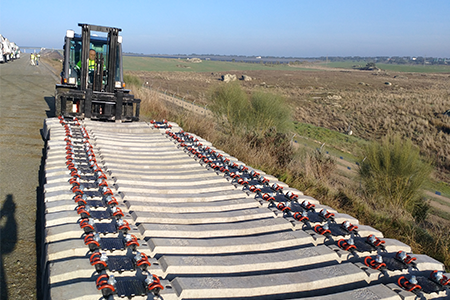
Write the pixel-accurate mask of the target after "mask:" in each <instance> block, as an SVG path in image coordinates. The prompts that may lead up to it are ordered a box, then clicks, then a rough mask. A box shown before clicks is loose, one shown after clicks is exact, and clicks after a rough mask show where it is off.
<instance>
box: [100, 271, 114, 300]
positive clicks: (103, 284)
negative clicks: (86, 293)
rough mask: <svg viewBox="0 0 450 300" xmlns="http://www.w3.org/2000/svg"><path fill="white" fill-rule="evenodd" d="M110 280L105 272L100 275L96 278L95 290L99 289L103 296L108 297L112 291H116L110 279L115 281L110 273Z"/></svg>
mask: <svg viewBox="0 0 450 300" xmlns="http://www.w3.org/2000/svg"><path fill="white" fill-rule="evenodd" d="M111 278H112V280H111V279H110V277H109V276H108V275H107V274H102V275H100V276H99V277H98V278H97V280H96V284H97V290H101V291H102V294H103V297H105V298H106V297H109V296H110V295H111V294H112V293H114V292H115V291H116V289H115V287H114V285H113V284H111V281H113V282H114V281H115V279H114V276H113V275H111Z"/></svg>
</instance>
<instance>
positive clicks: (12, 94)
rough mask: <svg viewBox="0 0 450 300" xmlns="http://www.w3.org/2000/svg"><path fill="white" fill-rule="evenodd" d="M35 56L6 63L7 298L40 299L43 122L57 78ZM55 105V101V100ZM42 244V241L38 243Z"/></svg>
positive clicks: (2, 104) (2, 180) (2, 92)
mask: <svg viewBox="0 0 450 300" xmlns="http://www.w3.org/2000/svg"><path fill="white" fill-rule="evenodd" d="M29 59H30V55H29V54H22V58H20V59H18V60H15V61H12V62H9V63H6V64H1V65H0V201H1V202H0V209H1V215H0V230H1V232H0V241H1V256H0V259H1V261H0V266H1V278H0V280H1V291H0V295H1V299H2V300H4V299H40V298H41V297H40V295H39V289H38V286H39V283H37V282H39V280H38V279H39V278H42V275H41V274H42V273H41V271H40V269H41V267H40V266H39V263H38V261H37V257H39V254H40V253H39V252H40V250H39V247H37V246H36V241H39V240H40V233H39V230H38V231H36V228H43V225H41V223H40V222H41V218H40V217H37V216H39V214H40V213H41V211H40V210H39V209H38V207H39V205H38V204H39V201H42V198H41V194H42V192H41V188H40V182H39V177H40V176H39V172H40V167H41V160H42V158H43V149H44V142H43V140H42V138H41V135H40V129H41V128H42V125H43V121H44V119H45V118H46V117H47V116H50V114H52V111H51V109H50V106H49V104H47V103H52V101H53V95H54V90H55V83H56V82H57V78H56V76H55V75H54V74H53V73H51V72H50V70H49V68H48V67H47V66H46V65H44V64H43V63H40V64H39V65H38V66H31V65H30V63H29ZM51 106H53V103H52V104H51ZM38 244H39V243H38Z"/></svg>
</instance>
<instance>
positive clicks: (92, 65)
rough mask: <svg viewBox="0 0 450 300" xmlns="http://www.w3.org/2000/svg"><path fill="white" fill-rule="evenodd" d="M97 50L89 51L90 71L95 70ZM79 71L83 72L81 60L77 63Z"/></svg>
mask: <svg viewBox="0 0 450 300" xmlns="http://www.w3.org/2000/svg"><path fill="white" fill-rule="evenodd" d="M95 54H96V52H95V50H94V49H91V50H89V62H88V70H89V71H90V70H94V69H95ZM77 67H78V70H81V60H80V61H79V62H78V63H77Z"/></svg>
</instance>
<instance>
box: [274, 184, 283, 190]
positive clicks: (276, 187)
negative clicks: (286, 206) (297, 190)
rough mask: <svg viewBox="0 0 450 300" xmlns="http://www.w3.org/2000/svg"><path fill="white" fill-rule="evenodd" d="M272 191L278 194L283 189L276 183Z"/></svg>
mask: <svg viewBox="0 0 450 300" xmlns="http://www.w3.org/2000/svg"><path fill="white" fill-rule="evenodd" d="M272 189H273V190H275V191H277V192H278V191H280V190H282V189H283V187H282V186H281V185H279V184H277V183H274V184H272Z"/></svg>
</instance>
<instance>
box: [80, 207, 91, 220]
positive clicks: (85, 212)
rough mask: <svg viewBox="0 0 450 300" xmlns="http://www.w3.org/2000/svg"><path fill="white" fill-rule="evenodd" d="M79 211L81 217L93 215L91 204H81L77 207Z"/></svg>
mask: <svg viewBox="0 0 450 300" xmlns="http://www.w3.org/2000/svg"><path fill="white" fill-rule="evenodd" d="M77 213H78V214H79V215H80V217H81V218H83V219H86V218H89V217H90V216H91V214H90V212H89V206H87V205H86V206H85V205H80V206H78V207H77Z"/></svg>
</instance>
